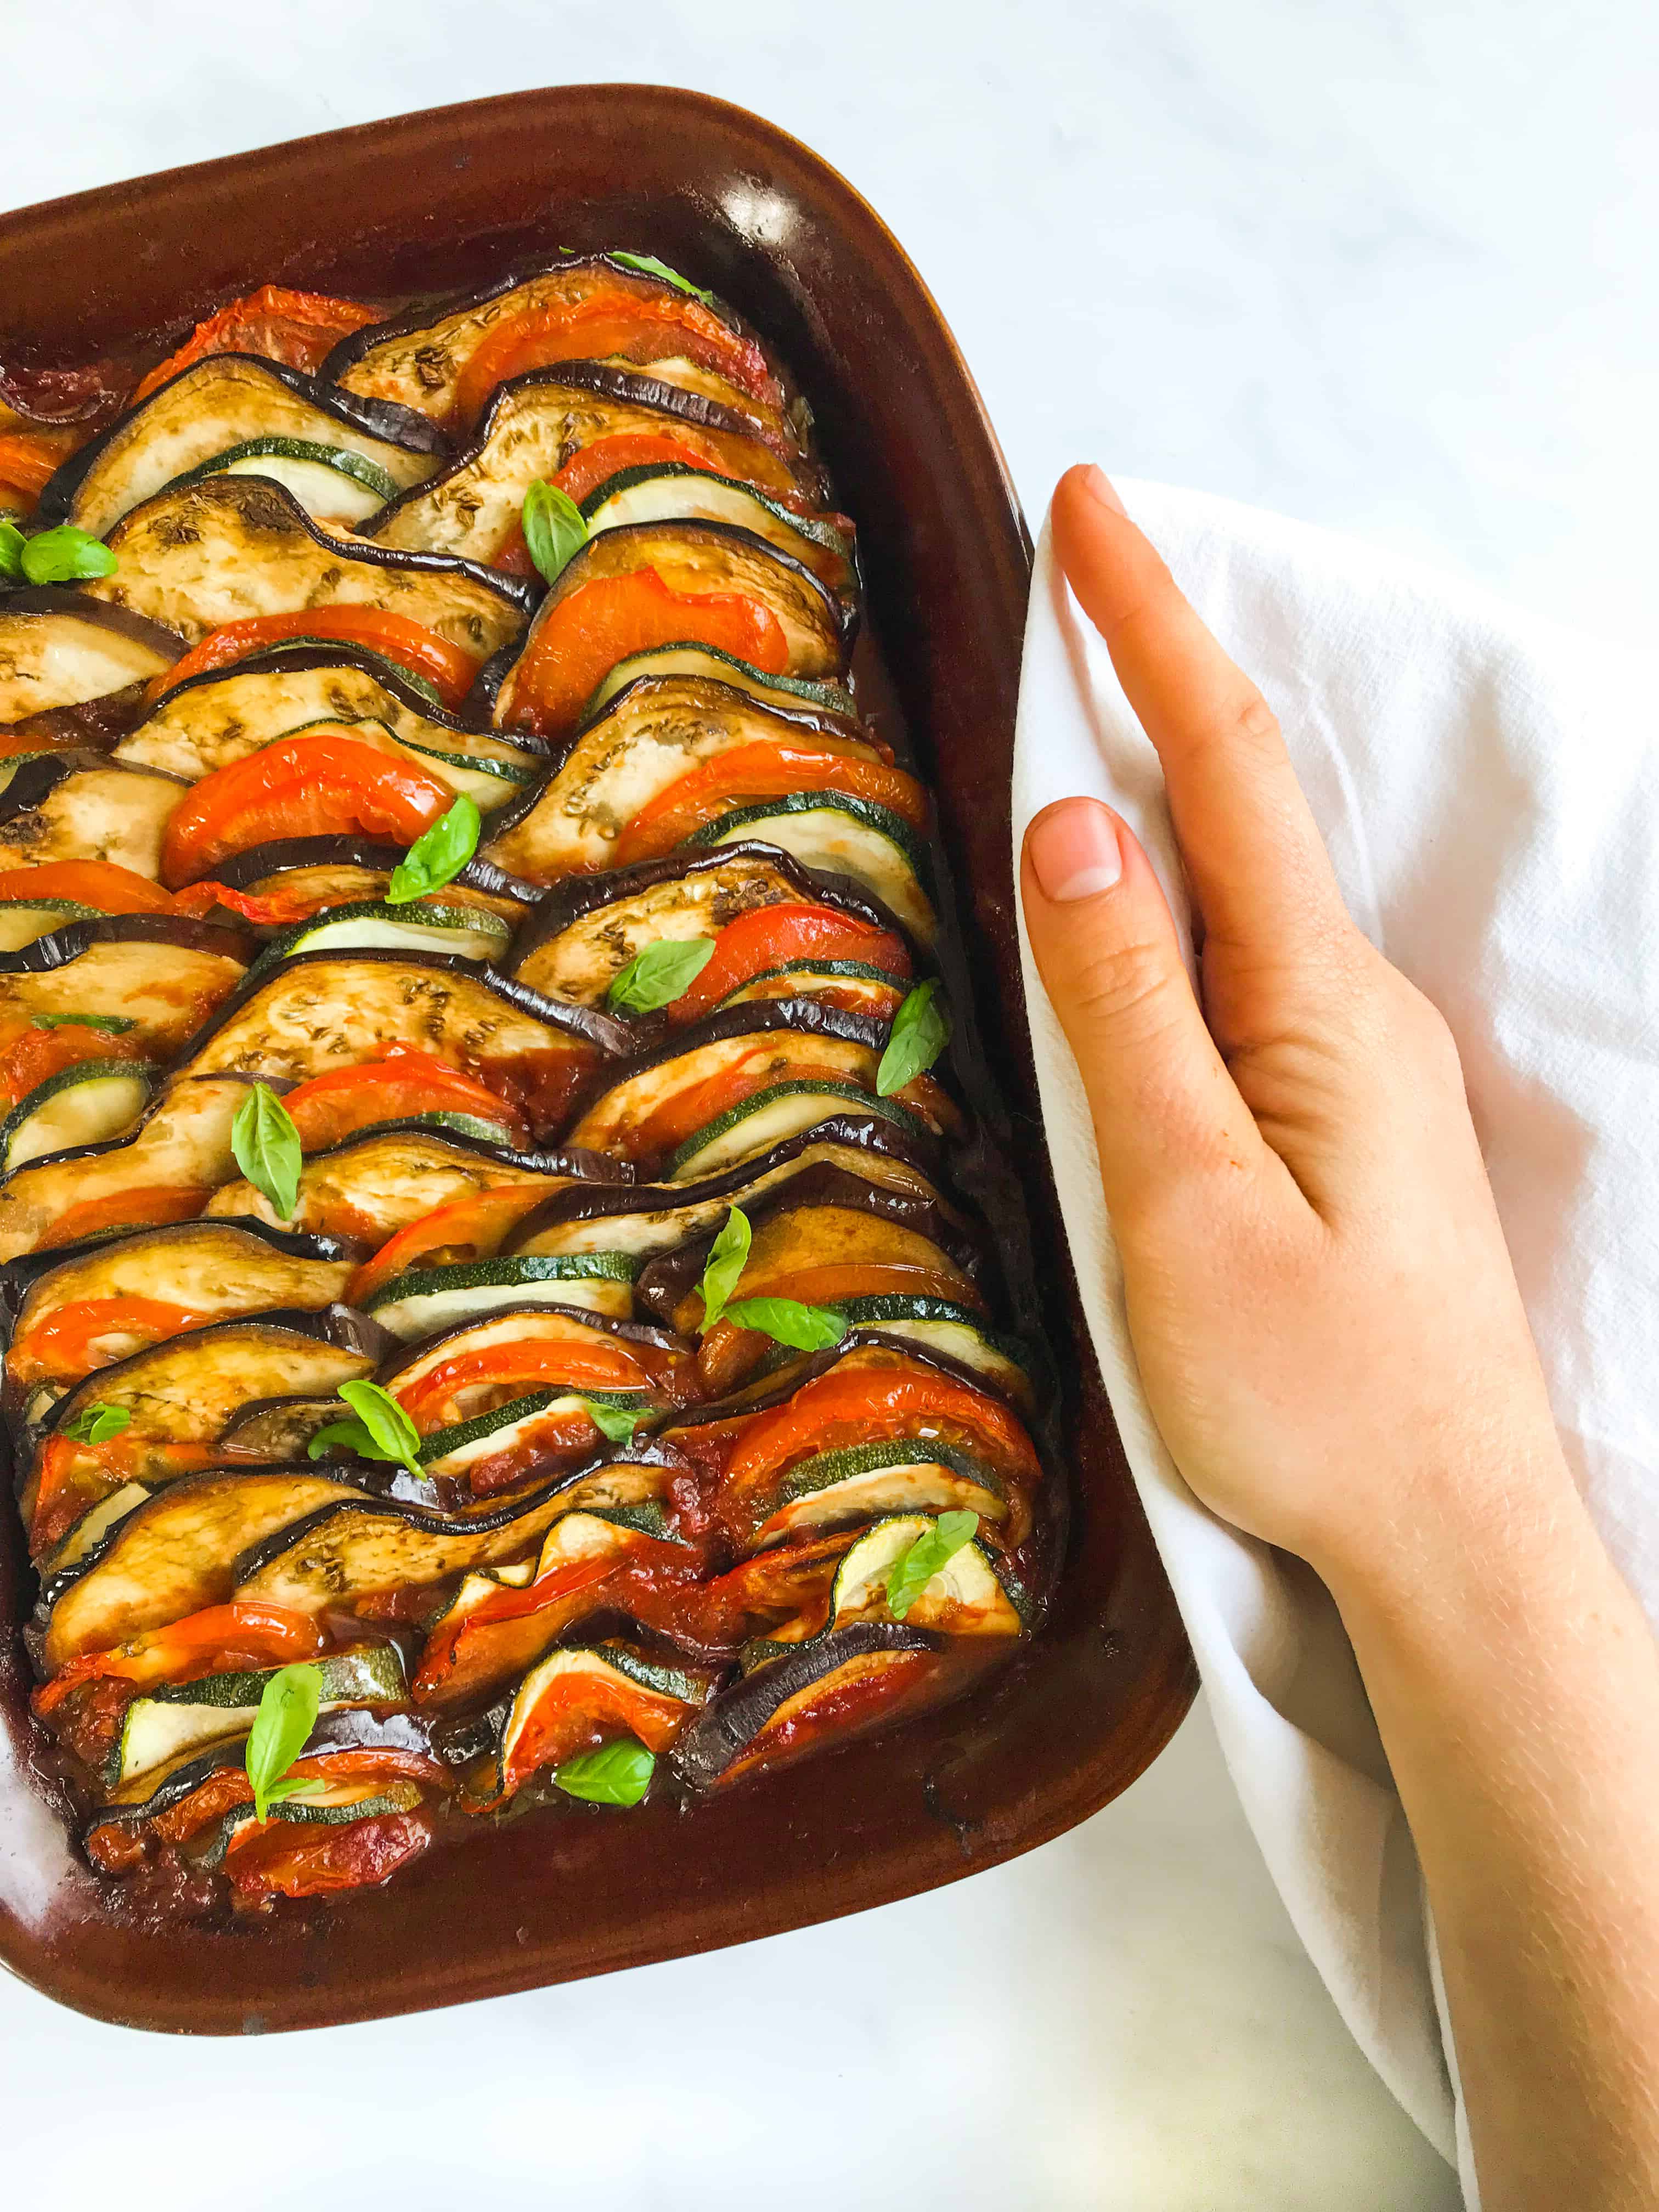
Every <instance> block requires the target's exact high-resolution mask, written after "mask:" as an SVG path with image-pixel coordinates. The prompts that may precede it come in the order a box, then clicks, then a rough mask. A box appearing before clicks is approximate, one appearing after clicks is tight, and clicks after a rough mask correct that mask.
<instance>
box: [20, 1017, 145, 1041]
mask: <svg viewBox="0 0 1659 2212" xmlns="http://www.w3.org/2000/svg"><path fill="white" fill-rule="evenodd" d="M30 1026H31V1028H33V1029H37V1030H104V1031H106V1034H107V1035H108V1036H123V1035H124V1034H125V1031H127V1030H131V1029H136V1028H137V1023H136V1022H135V1021H134V1020H133V1019H132V1018H131V1016H130V1015H127V1014H36V1016H35V1017H34V1019H33V1022H32V1023H31V1024H30Z"/></svg>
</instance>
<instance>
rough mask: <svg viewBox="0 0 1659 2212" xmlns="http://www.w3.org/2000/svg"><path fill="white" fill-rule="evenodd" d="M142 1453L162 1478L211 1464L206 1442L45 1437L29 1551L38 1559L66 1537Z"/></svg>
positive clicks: (129, 1474)
mask: <svg viewBox="0 0 1659 2212" xmlns="http://www.w3.org/2000/svg"><path fill="white" fill-rule="evenodd" d="M139 1453H142V1454H143V1456H144V1458H145V1460H146V1461H147V1462H149V1466H150V1468H151V1470H152V1473H153V1472H154V1470H155V1468H156V1467H157V1466H158V1465H159V1466H160V1467H161V1468H164V1470H165V1478H164V1479H166V1480H171V1479H172V1478H173V1476H174V1475H180V1474H195V1473H196V1472H197V1469H198V1468H204V1467H211V1466H212V1464H213V1456H214V1455H213V1451H212V1448H211V1447H210V1446H209V1445H207V1444H184V1443H173V1444H164V1443H159V1442H157V1441H155V1439H153V1438H142V1437H141V1438H138V1439H137V1440H135V1439H134V1438H133V1437H132V1436H131V1432H130V1431H129V1432H128V1433H126V1434H125V1435H122V1436H118V1437H110V1438H108V1440H107V1441H106V1442H105V1443H100V1444H88V1443H76V1442H74V1441H73V1440H72V1439H71V1438H70V1437H47V1439H46V1443H45V1444H44V1445H43V1446H42V1448H41V1452H40V1473H39V1475H38V1478H37V1479H36V1481H35V1483H34V1506H33V1511H32V1512H31V1513H30V1515H29V1552H30V1555H31V1557H33V1558H34V1559H40V1557H41V1556H42V1555H43V1554H44V1553H47V1552H49V1551H51V1550H52V1548H53V1547H54V1546H55V1545H56V1544H58V1542H59V1541H61V1539H62V1538H64V1536H66V1535H67V1534H69V1532H70V1529H71V1528H73V1527H74V1526H75V1524H76V1522H77V1521H78V1520H79V1519H80V1517H81V1516H82V1514H83V1513H84V1512H86V1511H87V1510H88V1508H89V1507H91V1506H93V1505H95V1504H97V1503H98V1501H99V1499H100V1498H107V1497H108V1496H109V1495H110V1493H111V1492H112V1491H116V1490H118V1489H119V1488H120V1487H121V1486H122V1484H123V1483H124V1482H128V1481H131V1479H132V1469H133V1465H134V1461H135V1457H136V1455H137V1454H139Z"/></svg>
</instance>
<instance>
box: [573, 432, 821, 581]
mask: <svg viewBox="0 0 1659 2212" xmlns="http://www.w3.org/2000/svg"><path fill="white" fill-rule="evenodd" d="M581 511H582V520H584V521H585V522H586V525H587V528H588V533H589V535H590V536H592V537H597V536H598V535H599V532H601V531H602V530H625V529H628V528H629V527H630V526H633V525H634V524H635V523H660V522H723V523H727V524H729V525H731V526H732V528H734V529H738V530H746V531H748V532H750V535H751V536H753V537H756V538H764V539H765V541H766V543H767V544H769V546H771V547H772V549H773V550H774V551H775V552H778V553H787V554H788V556H790V558H791V559H792V560H795V561H799V562H800V564H801V566H802V567H803V568H810V569H811V571H812V574H814V575H815V576H816V577H817V579H818V580H819V582H820V583H822V584H823V585H824V586H826V587H827V588H828V589H829V591H831V592H834V593H835V595H836V599H839V600H840V601H841V602H842V605H844V606H846V607H847V608H848V610H849V611H854V612H855V611H856V609H857V606H858V598H859V572H858V562H857V559H856V556H854V550H853V542H852V540H851V538H849V537H848V534H847V532H846V531H845V530H844V529H839V528H837V527H836V524H835V523H833V522H831V521H829V520H826V518H825V517H824V516H823V515H818V514H800V513H797V512H796V511H795V510H794V509H793V507H783V506H781V505H780V504H779V502H778V501H776V500H775V499H769V498H768V497H767V495H766V494H765V493H764V492H763V491H762V490H761V489H759V488H758V486H757V485H756V484H753V483H738V482H737V481H735V480H734V479H733V478H732V477H727V476H720V475H715V474H714V473H713V472H712V471H709V470H708V469H699V468H693V467H689V466H687V465H685V464H684V463H683V462H678V461H668V462H662V461H657V462H653V463H652V464H650V465H648V466H646V467H641V468H636V469H624V470H623V471H622V472H621V473H620V474H619V475H617V476H614V477H611V478H610V479H609V481H608V482H606V483H602V484H601V485H600V486H599V489H597V490H596V491H592V492H590V493H589V494H588V495H587V497H586V499H585V500H584V501H582V504H581Z"/></svg>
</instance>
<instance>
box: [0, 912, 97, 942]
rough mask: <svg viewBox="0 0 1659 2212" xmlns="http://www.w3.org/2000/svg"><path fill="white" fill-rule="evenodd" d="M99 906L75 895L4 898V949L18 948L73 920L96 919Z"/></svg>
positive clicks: (0, 920) (0, 927)
mask: <svg viewBox="0 0 1659 2212" xmlns="http://www.w3.org/2000/svg"><path fill="white" fill-rule="evenodd" d="M98 913H99V909H98V908H96V907H95V906H78V905H77V904H76V902H75V901H74V900H73V899H0V952H16V951H21V948H22V947H23V946H24V945H33V942H34V940H35V939H36V938H37V937H49V936H50V935H51V934H52V931H53V930H54V929H62V928H63V927H64V926H65V924H67V923H69V922H71V921H96V920H97V919H98Z"/></svg>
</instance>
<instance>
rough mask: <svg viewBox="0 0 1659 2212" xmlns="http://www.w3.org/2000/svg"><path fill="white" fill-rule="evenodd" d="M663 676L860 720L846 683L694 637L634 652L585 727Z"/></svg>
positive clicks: (590, 707) (791, 708)
mask: <svg viewBox="0 0 1659 2212" xmlns="http://www.w3.org/2000/svg"><path fill="white" fill-rule="evenodd" d="M658 676H702V677H705V678H708V681H709V682H710V683H711V684H726V686H727V688H728V689H730V690H735V691H745V692H747V693H748V695H749V696H750V698H751V699H756V700H758V701H759V702H760V704H761V705H762V706H763V707H770V708H773V709H774V710H775V711H777V712H781V713H783V714H790V713H797V714H799V713H805V714H816V715H822V716H833V717H834V718H835V719H836V720H837V721H842V722H856V721H857V720H858V718H859V708H858V702H857V700H856V699H854V696H853V695H852V693H851V691H849V690H848V688H847V686H846V685H845V684H840V683H834V684H827V683H816V682H809V681H808V680H807V679H806V678H803V677H799V676H796V675H794V674H793V673H791V674H790V675H787V676H769V675H768V674H767V673H766V671H765V670H764V669H760V668H756V667H754V666H752V665H751V664H750V662H748V661H746V660H739V659H737V658H736V657H735V655H733V654H732V653H722V652H721V650H720V647H719V646H717V645H704V644H702V643H701V642H700V641H698V640H697V639H696V638H691V639H688V640H686V641H684V642H682V643H678V644H673V645H657V646H653V647H650V648H649V650H648V651H647V652H644V653H629V656H628V658H627V659H625V660H619V661H618V662H617V665H616V666H615V667H614V668H613V669H612V670H611V672H610V674H609V675H607V676H602V677H601V678H599V683H598V684H597V685H596V686H595V687H594V691H593V696H592V698H591V699H590V700H589V701H588V702H587V705H586V708H584V709H583V713H582V720H581V727H582V728H583V729H584V730H586V728H587V727H588V726H589V725H590V724H591V723H593V722H596V721H597V720H599V716H600V715H601V714H604V713H605V709H606V708H608V707H609V706H610V705H611V702H612V701H613V700H615V699H618V698H620V697H621V696H622V694H623V692H624V691H625V690H627V688H628V686H629V684H639V683H642V682H643V681H644V680H645V679H646V678H647V677H658ZM497 719H499V717H498V718H497Z"/></svg>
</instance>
